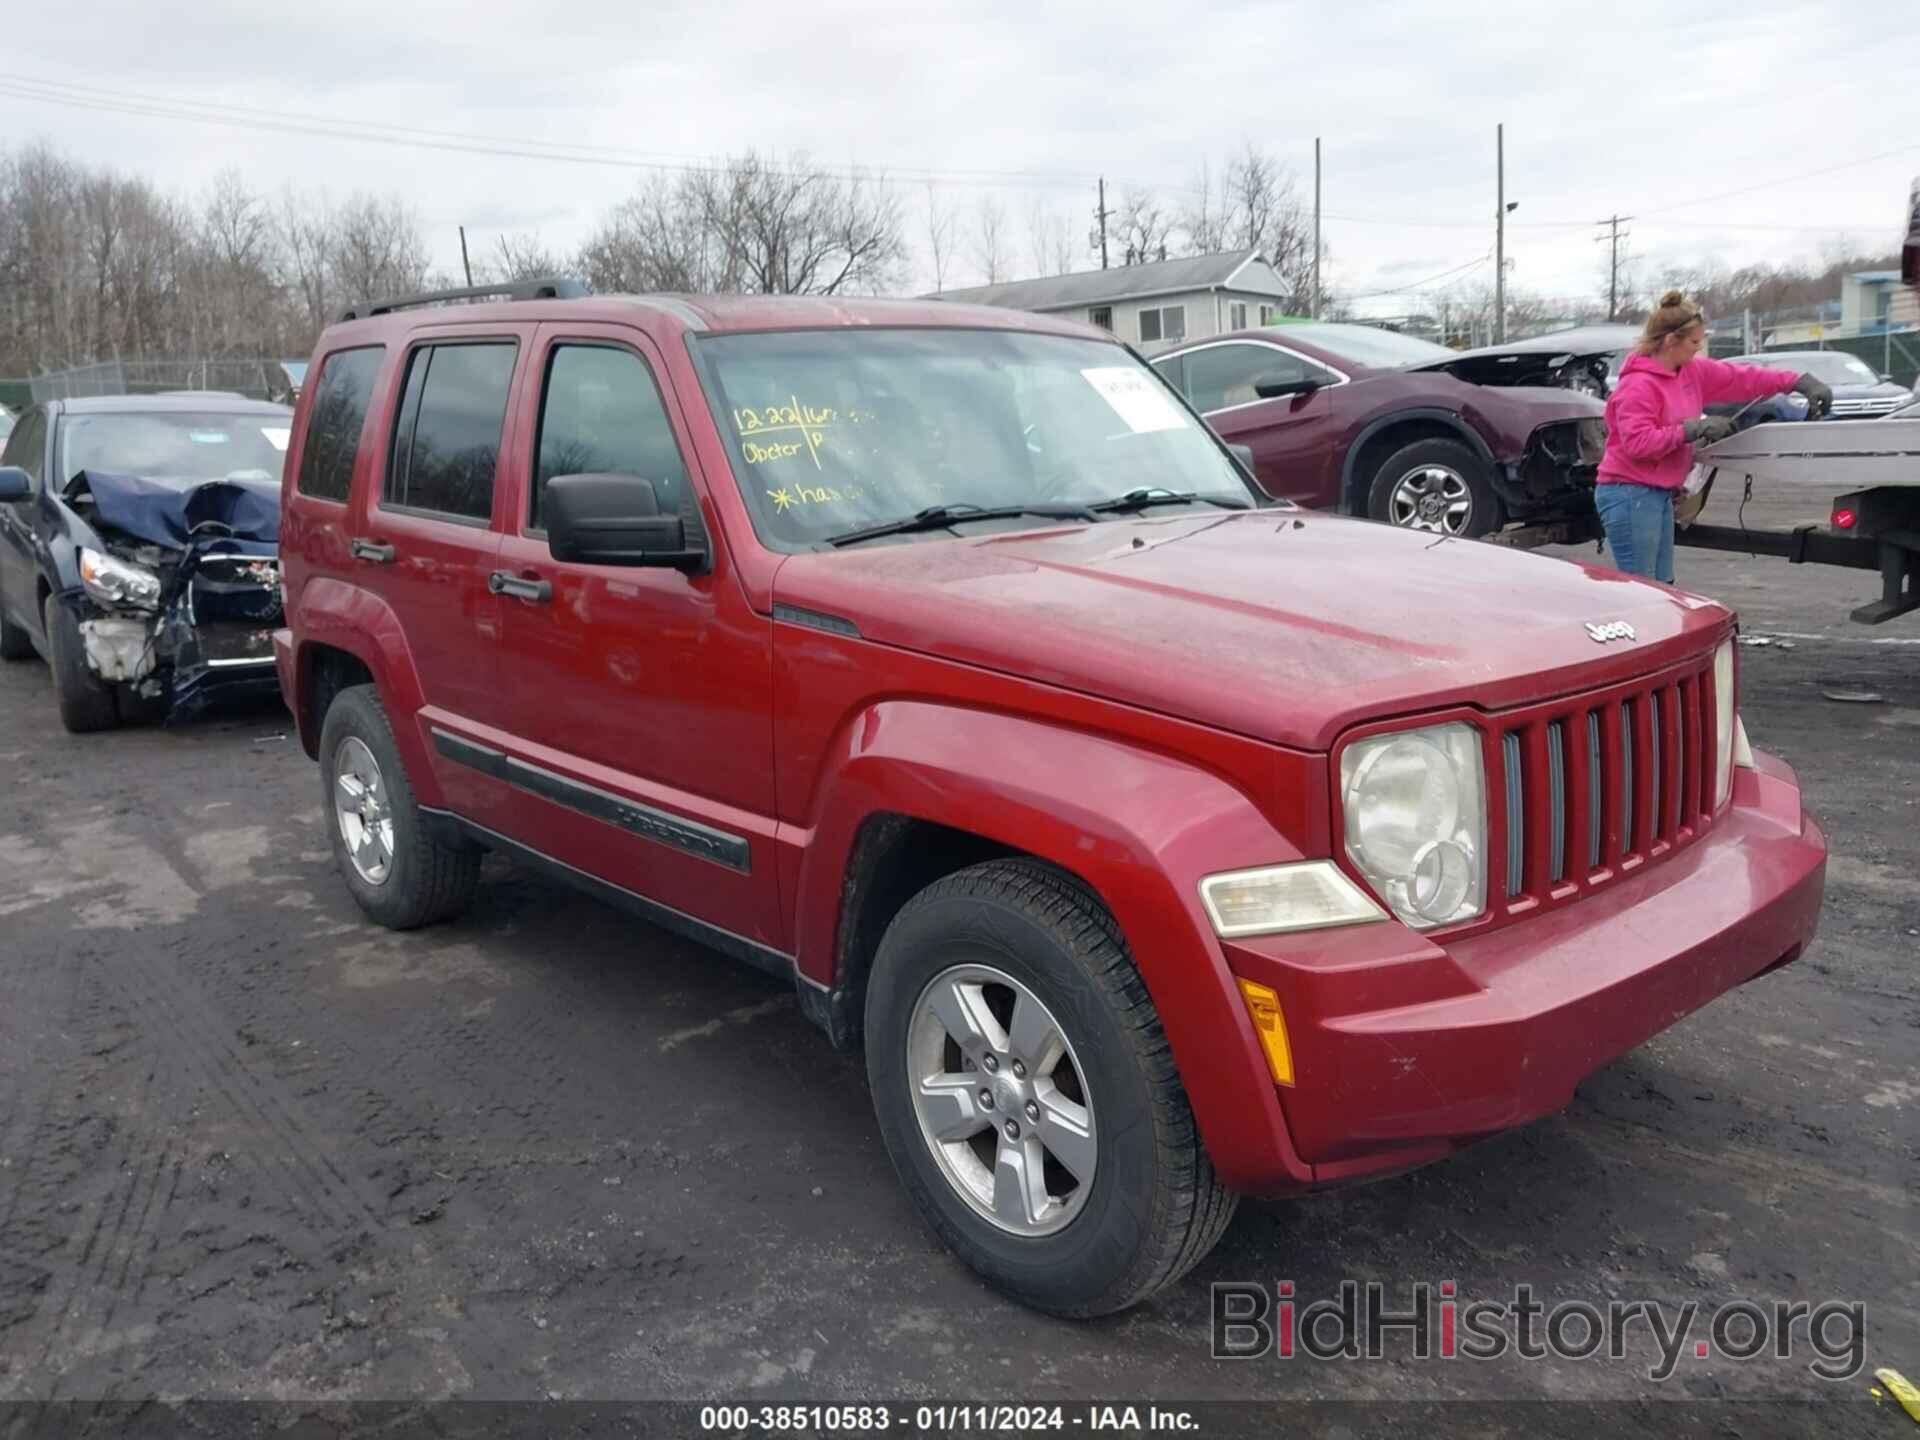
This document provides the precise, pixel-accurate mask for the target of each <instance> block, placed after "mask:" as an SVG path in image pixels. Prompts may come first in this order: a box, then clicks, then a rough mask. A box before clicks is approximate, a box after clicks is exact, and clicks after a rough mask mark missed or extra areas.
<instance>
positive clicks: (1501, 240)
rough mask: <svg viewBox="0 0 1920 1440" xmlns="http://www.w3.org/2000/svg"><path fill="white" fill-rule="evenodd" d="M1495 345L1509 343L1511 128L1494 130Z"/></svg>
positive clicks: (1503, 126)
mask: <svg viewBox="0 0 1920 1440" xmlns="http://www.w3.org/2000/svg"><path fill="white" fill-rule="evenodd" d="M1493 154H1494V162H1493V163H1494V185H1495V188H1496V199H1495V202H1494V209H1493V343H1494V344H1496V345H1504V344H1506V343H1507V127H1506V126H1505V125H1504V124H1500V125H1496V126H1494V127H1493Z"/></svg>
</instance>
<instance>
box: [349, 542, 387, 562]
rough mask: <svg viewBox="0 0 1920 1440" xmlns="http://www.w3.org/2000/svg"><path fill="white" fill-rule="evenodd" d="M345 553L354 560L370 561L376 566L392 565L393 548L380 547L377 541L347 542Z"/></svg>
mask: <svg viewBox="0 0 1920 1440" xmlns="http://www.w3.org/2000/svg"><path fill="white" fill-rule="evenodd" d="M347 551H348V553H349V554H351V555H352V556H353V558H354V559H356V560H371V561H372V562H373V563H374V564H376V565H391V564H392V563H393V553H394V552H393V546H391V545H382V544H381V543H380V542H379V541H378V540H361V539H359V538H357V537H356V538H355V539H352V540H349V541H348V542H347Z"/></svg>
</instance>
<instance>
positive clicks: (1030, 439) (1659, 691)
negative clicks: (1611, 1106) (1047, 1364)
mask: <svg viewBox="0 0 1920 1440" xmlns="http://www.w3.org/2000/svg"><path fill="white" fill-rule="evenodd" d="M477 298H478V296H477V295H476V293H475V292H451V293H442V294H439V295H435V296H426V297H418V298H416V299H413V300H405V301H395V302H390V303H387V304H383V305H377V306H371V307H365V308H359V309H356V310H353V311H349V312H348V313H347V315H346V316H344V317H343V318H342V319H341V321H340V322H339V323H337V324H335V325H333V326H331V327H330V328H329V329H328V330H327V331H326V333H325V334H324V335H323V336H322V337H321V340H320V342H319V346H318V348H317V349H316V351H315V353H314V356H313V366H312V374H311V381H310V383H309V384H308V385H307V387H306V389H305V393H304V394H303V395H302V396H301V399H300V404H299V408H298V412H297V415H296V417H295V420H294V427H293V435H292V441H291V449H290V451H289V454H288V464H287V467H286V480H285V506H284V514H283V518H282V521H281V531H280V548H281V556H282V562H283V566H284V571H285V584H286V599H287V606H286V614H287V625H288V628H287V629H285V630H282V631H281V632H279V634H278V637H277V647H276V655H277V662H278V666H279V674H280V680H281V684H282V686H283V688H284V690H285V693H286V698H287V702H288V704H289V705H290V706H291V708H292V711H293V714H294V715H295V716H296V717H297V719H298V724H299V728H300V736H301V739H302V742H303V743H304V745H305V748H306V750H307V753H308V754H309V755H311V756H313V757H314V758H316V759H317V760H318V761H319V763H320V770H321V778H322V787H323V795H324V812H325V816H326V824H327V827H328V829H329V831H330V834H331V838H332V845H333V849H334V852H335V854H336V856H337V858H338V862H339V868H340V872H341V875H342V876H343V878H344V879H345V881H346V884H347V886H348V888H349V889H351V890H352V892H353V894H354V897H355V899H356V900H358V901H359V903H360V905H361V906H362V907H363V908H364V909H365V910H366V912H367V914H368V915H370V916H371V917H372V918H373V919H375V920H377V921H379V922H380V923H382V924H385V925H389V926H393V927H395V928H401V929H404V928H407V927H410V926H418V925H424V924H428V923H431V922H433V921H437V920H443V919H446V918H448V917H449V916H452V915H453V914H455V913H456V912H457V911H459V910H460V909H461V907H462V906H463V905H465V904H466V902H467V900H468V899H469V897H470V896H471V894H472V892H473V889H474V885H475V882H476V877H477V875H478V871H479V857H480V855H481V852H482V851H483V850H489V849H491V850H497V851H503V852H506V853H507V854H510V855H512V856H514V857H516V858H517V859H518V860H519V861H520V862H522V863H524V864H527V865H530V866H535V867H539V868H541V869H543V870H546V871H549V872H551V873H552V874H554V875H556V876H559V877H562V878H564V879H566V880H569V881H572V882H575V883H578V884H580V885H584V886H586V887H587V888H589V889H590V890H592V891H593V892H595V893H597V894H599V895H600V896H602V897H604V898H605V899H607V900H608V901H610V902H612V903H615V904H618V905H623V906H626V907H628V908H630V909H631V910H633V911H635V912H637V913H638V914H640V915H642V916H645V917H646V918H647V919H649V920H651V921H653V922H654V923H656V924H659V925H662V926H665V927H667V928H669V929H671V930H674V931H677V932H679V933H681V934H684V935H689V936H694V937H698V938H699V939H701V940H704V941H706V942H708V943H709V944H711V945H712V946H713V948H714V949H716V950H719V951H722V952H724V953H726V954H728V955H731V956H734V957H736V958H738V959H742V960H745V961H748V962H749V963H751V964H754V965H757V966H760V967H763V968H765V969H766V970H769V971H771V972H773V973H774V974H776V975H779V976H782V977H787V978H790V979H791V980H792V982H793V984H794V986H795V988H796V991H797V993H798V996H799V1002H800V1006H801V1008H802V1009H803V1010H804V1012H805V1013H806V1014H807V1015H808V1016H809V1017H810V1018H812V1019H813V1020H815V1021H817V1022H818V1023H819V1024H820V1025H821V1027H822V1028H823V1029H825V1030H826V1032H827V1034H828V1036H829V1037H830V1038H831V1040H832V1042H833V1043H834V1044H835V1045H838V1046H841V1047H847V1048H853V1047H861V1048H863V1049H864V1053H865V1060H866V1068H867V1074H868V1077H869V1079H870V1082H871V1086H872V1091H873V1101H874V1108H875V1110H876V1112H877V1114H878V1118H879V1127H880V1132H881V1135H882V1137H883V1139H884V1141H885V1143H886V1146H887V1149H888V1151H889V1153H890V1154H891V1156H892V1158H893V1162H894V1164H895V1166H896V1167H897V1169H898V1171H899V1174H900V1177H901V1179H902V1180H903V1182H904V1183H905V1185H906V1187H907V1189H908V1190H909V1192H910V1193H911V1194H912V1197H913V1199H914V1201H915V1203H916V1204H917V1205H918V1207H919V1209H920V1210H921V1212H922V1213H923V1214H924V1215H925V1217H926V1218H927V1220H928V1222H929V1223H930V1224H931V1225H932V1226H933V1228H934V1229H935V1230H937V1231H938V1232H939V1234H940V1235H941V1236H942V1237H943V1238H944V1239H945V1240H946V1242H947V1243H948V1244H949V1245H951V1246H952V1248H953V1249H954V1250H956V1251H958V1252H959V1254H960V1255H961V1256H962V1257H964V1259H965V1260H966V1261H967V1263H968V1264H970V1265H972V1266H973V1267H974V1268H975V1269H976V1270H978V1271H979V1272H980V1273H981V1274H982V1275H984V1276H986V1277H987V1278H988V1279H989V1280H990V1281H991V1282H992V1283H993V1284H995V1285H997V1286H999V1287H1001V1288H1002V1289H1004V1290H1005V1291H1007V1292H1008V1293H1010V1294H1012V1295H1014V1296H1016V1297H1018V1298H1019V1299H1021V1300H1023V1301H1025V1302H1027V1303H1029V1304H1032V1305H1035V1306H1038V1307H1040V1308H1042V1309H1046V1310H1050V1311H1053V1312H1055V1313H1058V1314H1064V1315H1093V1314H1098V1313H1102V1312H1106V1311H1112V1310H1117V1309H1120V1308H1122V1307H1124V1306H1126V1305H1129V1304H1131V1303H1133V1302H1135V1301H1137V1300H1139V1299H1141V1298H1142V1297H1144V1296H1146V1295H1148V1294H1150V1293H1152V1292H1153V1291H1154V1290H1155V1289H1157V1288H1158V1287H1160V1286H1163V1285H1165V1284H1167V1283H1168V1282H1169V1281H1171V1280H1173V1279H1175V1278H1176V1277H1178V1276H1180V1275H1181V1274H1183V1273H1184V1272H1185V1271H1186V1270H1188V1269H1189V1268H1190V1267H1191V1266H1193V1265H1194V1264H1195V1263H1196V1262H1197V1261H1198V1260H1199V1259H1200V1258H1201V1257H1202V1256H1203V1255H1205V1254H1206V1252H1207V1250H1208V1248H1209V1247H1210V1246H1211V1245H1212V1244H1213V1243H1214V1241H1215V1240H1216V1239H1217V1238H1218V1237H1219V1235H1220V1233H1221V1231H1222V1230H1223V1229H1224V1228H1225V1227H1226V1224H1227V1222H1228V1219H1229V1217H1230V1216H1231V1215H1232V1213H1233V1209H1234V1203H1235V1197H1236V1196H1237V1195H1238V1194H1241V1193H1247V1192H1252V1193H1260V1194H1269V1195H1271V1194H1285V1193H1290V1192H1299V1191H1303V1190H1307V1189H1311V1188H1313V1187H1316V1186H1321V1185H1328V1184H1333V1183H1337V1182H1343V1181H1350V1180H1353V1179H1356V1178H1359V1177H1364V1176H1371V1175H1381V1174H1387V1173H1390V1172H1394V1171H1400V1170H1405V1169H1407V1168H1408V1167H1410V1166H1415V1165H1420V1164H1423V1163H1425V1162H1427V1161H1431V1160H1435V1159H1437V1158H1439V1157H1441V1156H1443V1155H1446V1154H1447V1153H1448V1152H1449V1151H1451V1150H1454V1149H1456V1148H1458V1147H1459V1146H1461V1145H1463V1144H1465V1143H1467V1142H1469V1141H1471V1140H1473V1139H1475V1138H1477V1137H1481V1136H1484V1135H1487V1134H1489V1133H1490V1132H1493V1131H1498V1130H1501V1129H1504V1128H1506V1127H1509V1126H1514V1125H1520V1124H1523V1123H1525V1122H1527V1121H1529V1120H1532V1119H1534V1118H1535V1117H1537V1116H1541V1115H1545V1114H1547V1113H1549V1112H1551V1111H1553V1110H1555V1109H1557V1108H1559V1107H1561V1106H1563V1105H1565V1104H1566V1103H1567V1101H1568V1099H1569V1098H1570V1097H1571V1095H1572V1093H1573V1089H1574V1087H1575V1086H1576V1085H1577V1084H1578V1083H1579V1082H1580V1080H1581V1079H1582V1077H1584V1076H1586V1075H1588V1074H1589V1073H1591V1072H1592V1071H1593V1070H1595V1069H1596V1068H1597V1067H1600V1066H1602V1065H1605V1064H1607V1063H1608V1062H1609V1061H1611V1060H1612V1059H1614V1058H1615V1057H1616V1056H1618V1055H1620V1054H1621V1053H1622V1052H1624V1051H1626V1050H1628V1049H1630V1048H1631V1047H1633V1046H1635V1045H1637V1044H1639V1043H1640V1042H1642V1041H1643V1040H1645V1039H1647V1037H1649V1036H1651V1035H1653V1034H1655V1033H1657V1032H1658V1031H1660V1030H1662V1029H1664V1028H1666V1027H1667V1026H1669V1025H1672V1024H1673V1023H1674V1022H1675V1021H1676V1020H1678V1019H1680V1018H1681V1017H1682V1016H1684V1015H1686V1014H1688V1013H1689V1012H1691V1011H1692V1010H1694V1009H1696V1008H1698V1007H1699V1006H1701V1005H1703V1004H1705V1003H1706V1002H1707V1001H1709V1000H1712V999H1713V998H1714V997H1715V996H1718V995H1720V994H1722V993H1723V992H1725V991H1727V990H1728V989H1730V988H1731V987H1733V986H1735V985H1738V984H1740V983H1742V982H1743V981H1746V980H1749V979H1752V978H1753V977H1754V976H1756V975H1759V974H1761V973H1762V972H1764V971H1767V970H1770V969H1772V968H1774V967H1776V966H1778V965H1781V964H1784V963H1786V962H1787V961H1790V960H1792V959H1793V958H1794V957H1796V956H1797V955H1799V954H1800V952H1801V950H1802V948H1803V947H1804V946H1805V945H1806V943H1807V942H1808V940H1809V938H1810V937H1811V936H1812V935H1813V932H1814V923H1815V919H1816V916H1817V913H1818V911H1819V908H1820V898H1821V889H1822V885H1823V882H1824V875H1825V859H1826V851H1825V843H1824V841H1823V839H1822V837H1821V833H1820V831H1819V829H1818V827H1817V826H1816V825H1815V824H1814V822H1813V821H1812V820H1811V819H1809V818H1808V817H1807V816H1806V815H1805V814H1804V813H1803V812H1802V809H1801V803H1800V791H1799V788H1798V785H1797V783H1796V781H1795V779H1794V776H1793V774H1792V772H1791V771H1790V770H1788V768H1787V767H1786V766H1785V765H1783V764H1781V763H1780V762H1779V761H1777V760H1774V759H1772V758H1770V757H1768V756H1766V755H1764V754H1761V753H1759V752H1757V751H1754V750H1752V749H1750V748H1749V747H1748V745H1747V741H1746V737H1745V734H1744V732H1743V730H1742V727H1741V724H1740V720H1739V716H1738V714H1737V711H1736V708H1735V703H1734V702H1735V688H1734V687H1735V675H1736V652H1735V649H1734V646H1733V631H1734V617H1733V616H1732V615H1731V614H1730V613H1729V612H1728V611H1727V610H1725V609H1723V608H1721V607H1720V606H1718V605H1716V604H1713V603H1711V602H1709V601H1706V600H1702V599H1699V598H1697V597H1694V596H1691V595H1687V594H1685V593H1683V592H1680V591H1676V590H1672V589H1669V588H1667V587H1664V586H1661V585H1657V584H1652V583H1648V582H1643V581H1640V580H1636V579H1631V578H1629V577H1626V576H1623V575H1620V574H1617V573H1615V572H1613V571H1611V570H1602V569H1597V568H1593V567H1589V566H1582V565H1572V564H1567V563H1564V562H1561V561H1558V560H1551V559H1545V558H1541V557H1537V556H1532V555H1527V554H1521V553H1516V552H1513V551H1509V550H1504V549H1496V548H1492V547H1484V546H1480V545H1477V544H1473V543H1471V542H1466V541H1460V540H1449V539H1441V540H1438V541H1436V540H1435V538H1434V537H1433V536H1431V535H1423V534H1416V533H1411V532H1408V531H1405V530H1399V529H1394V528H1392V527H1389V526H1384V525H1377V524H1373V523H1370V522H1367V521H1362V520H1352V519H1344V518H1339V517H1334V516H1326V515H1320V514H1314V513H1310V512H1305V511H1301V510H1298V509H1296V508H1294V507H1293V506H1291V505H1289V504H1287V503H1285V502H1274V501H1271V500H1268V499H1267V498H1266V497H1265V496H1264V495H1262V493H1261V492H1260V491H1259V490H1258V489H1257V487H1255V486H1254V484H1253V483H1252V481H1251V479H1250V477H1249V475H1248V473H1247V472H1246V471H1245V470H1244V469H1243V468H1242V467H1241V465H1240V463H1239V462H1238V461H1237V460H1236V459H1235V457H1234V455H1233V454H1231V453H1230V452H1229V451H1228V449H1227V448H1226V447H1225V445H1224V444H1223V443H1222V442H1221V441H1220V440H1219V439H1218V438H1217V437H1216V436H1215V435H1213V434H1212V433H1211V432H1210V431H1209V430H1208V429H1207V428H1206V426H1205V425H1204V424H1203V423H1201V421H1200V420H1199V419H1198V418H1197V417H1196V415H1195V414H1194V413H1193V411H1192V410H1190V409H1189V408H1188V407H1187V405H1186V403H1185V401H1184V400H1183V399H1182V398H1181V397H1180V395H1179V394H1178V392H1176V391H1175V390H1173V389H1172V388H1171V387H1169V386H1168V385H1167V384H1166V383H1165V382H1164V381H1163V380H1162V379H1161V378H1160V377H1159V376H1157V375H1156V374H1155V373H1154V371H1153V370H1152V369H1151V368H1150V367H1149V366H1147V365H1146V364H1145V363H1144V362H1143V361H1142V360H1140V359H1139V358H1138V357H1137V356H1136V355H1135V354H1134V353H1133V352H1132V351H1130V350H1128V349H1127V348H1126V347H1124V346H1123V345H1121V344H1118V343H1116V342H1115V341H1114V340H1113V338H1112V337H1111V336H1109V335H1107V334H1105V333H1104V332H1100V331H1095V330H1092V329H1089V328H1087V327H1085V326H1081V325H1077V324H1073V323H1069V322H1064V321H1059V320H1054V319H1051V318H1048V317H1045V316H1037V315H1027V314H1021V313H1017V312H1014V311H1009V310H998V309H987V308H973V307H967V306H959V305H950V304H945V303H941V302H932V301H930V302H925V303H918V302H893V301H882V300H841V299H819V298H811V299H808V298H786V297H764V296H729V297H724V298H703V299H692V298H685V297H654V296H601V297H583V296H582V295H581V294H580V293H579V291H578V287H577V286H574V285H572V284H571V283H570V282H547V283H544V284H538V285H528V286H523V287H519V288H518V289H515V290H513V291H512V292H510V298H508V299H505V300H495V301H491V302H488V301H484V300H482V301H481V302H480V303H472V304H458V305H454V304H448V303H444V302H447V301H449V300H474V299H477ZM435 302H440V303H435Z"/></svg>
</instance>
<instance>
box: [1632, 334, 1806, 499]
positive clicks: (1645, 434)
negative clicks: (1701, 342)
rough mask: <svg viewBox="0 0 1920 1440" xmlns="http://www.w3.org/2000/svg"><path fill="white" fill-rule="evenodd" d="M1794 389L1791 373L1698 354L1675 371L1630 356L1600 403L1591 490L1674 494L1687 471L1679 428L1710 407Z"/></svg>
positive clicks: (1688, 451) (1796, 376) (1688, 449)
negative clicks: (1603, 430)
mask: <svg viewBox="0 0 1920 1440" xmlns="http://www.w3.org/2000/svg"><path fill="white" fill-rule="evenodd" d="M1799 382H1800V373H1799V372H1798V371H1797V370H1762V369H1760V368H1759V367H1758V366H1754V365H1729V364H1728V363H1727V362H1726V361H1724V360H1714V359H1711V358H1710V357H1708V356H1705V355H1696V356H1694V358H1693V359H1692V360H1690V361H1689V362H1687V363H1686V364H1685V365H1682V366H1681V367H1680V368H1679V369H1678V370H1669V369H1668V368H1667V367H1666V366H1664V365H1662V364H1661V363H1660V362H1659V361H1658V360H1655V359H1654V358H1653V357H1652V356H1649V355H1630V356H1628V357H1627V363H1626V364H1625V365H1623V366H1621V367H1620V383H1619V384H1618V385H1616V386H1614V389H1613V395H1612V397H1611V398H1610V399H1609V400H1608V401H1607V449H1606V453H1605V454H1603V455H1602V456H1601V457H1600V475H1599V479H1598V482H1597V483H1599V484H1601V485H1609V484H1613V485H1618V484H1629V485H1651V486H1653V487H1655V488H1656V489H1659V490H1678V489H1679V488H1680V486H1681V485H1682V483H1684V482H1685V480H1686V478H1687V471H1688V470H1689V469H1691V468H1692V466H1693V447H1692V446H1691V445H1689V444H1688V443H1687V437H1686V434H1685V432H1684V430H1683V429H1682V427H1683V426H1684V425H1685V424H1686V422H1687V421H1689V420H1698V419H1699V418H1700V415H1701V413H1702V412H1703V411H1704V410H1705V409H1706V408H1707V406H1709V405H1718V404H1721V403H1723V402H1725V401H1731V400H1764V399H1765V398H1766V397H1767V396H1769V395H1779V394H1783V393H1784V392H1786V391H1788V390H1791V389H1793V387H1794V386H1795V385H1797V384H1798V383H1799Z"/></svg>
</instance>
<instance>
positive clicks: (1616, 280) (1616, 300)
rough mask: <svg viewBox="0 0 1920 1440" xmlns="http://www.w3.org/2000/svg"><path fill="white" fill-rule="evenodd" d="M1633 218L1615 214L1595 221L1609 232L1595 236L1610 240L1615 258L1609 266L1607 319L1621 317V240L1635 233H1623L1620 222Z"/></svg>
mask: <svg viewBox="0 0 1920 1440" xmlns="http://www.w3.org/2000/svg"><path fill="white" fill-rule="evenodd" d="M1632 218H1633V217H1632V216H1631V215H1615V216H1612V217H1611V218H1609V219H1606V220H1596V221H1594V222H1593V223H1594V225H1595V226H1596V227H1598V228H1600V229H1603V230H1606V231H1607V232H1608V234H1607V235H1605V236H1601V235H1596V236H1594V237H1593V238H1594V239H1595V240H1602V239H1606V240H1609V241H1610V243H1611V244H1612V246H1613V259H1612V261H1611V262H1610V263H1609V264H1608V266H1607V319H1608V320H1610V321H1611V320H1617V319H1618V318H1619V317H1620V242H1621V241H1622V240H1625V239H1627V238H1628V236H1629V235H1631V234H1632V233H1633V232H1631V231H1627V232H1624V233H1623V232H1622V231H1621V229H1620V224H1621V222H1622V221H1623V220H1631V219H1632Z"/></svg>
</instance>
